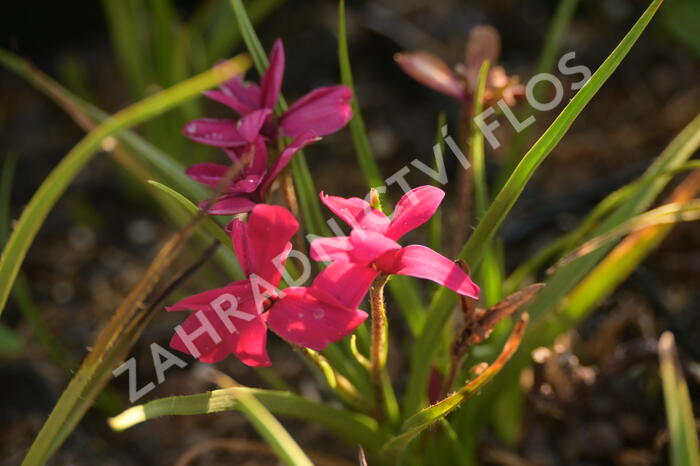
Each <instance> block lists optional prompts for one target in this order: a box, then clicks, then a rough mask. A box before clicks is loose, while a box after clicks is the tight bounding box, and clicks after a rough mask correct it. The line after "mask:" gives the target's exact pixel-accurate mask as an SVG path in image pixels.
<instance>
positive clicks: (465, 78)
mask: <svg viewBox="0 0 700 466" xmlns="http://www.w3.org/2000/svg"><path fill="white" fill-rule="evenodd" d="M466 49H467V50H466V54H465V60H464V63H461V64H458V65H457V66H456V72H454V71H452V70H451V69H450V68H449V67H448V66H447V65H446V64H445V62H443V61H442V60H440V59H439V58H437V57H436V56H434V55H433V54H431V53H429V52H423V51H418V52H404V53H397V54H396V55H395V56H394V59H395V60H396V63H398V65H399V67H401V69H402V70H403V71H404V72H405V73H406V74H408V75H409V76H411V77H412V78H413V79H415V80H416V81H418V82H419V83H421V84H423V85H425V86H428V87H430V88H432V89H435V90H436V91H438V92H441V93H443V94H447V95H449V96H451V97H454V98H455V99H457V100H459V101H461V102H467V103H468V102H470V101H471V99H472V96H473V95H474V92H475V90H476V86H477V81H478V78H479V69H480V68H481V64H482V63H483V62H484V61H486V60H488V61H489V63H490V64H491V67H490V68H489V72H488V77H487V80H486V91H485V93H484V104H485V105H486V106H490V105H493V104H494V103H496V101H498V100H499V99H501V98H502V99H503V100H504V101H505V103H506V104H507V105H509V106H513V105H515V104H516V102H517V101H518V99H521V98H522V97H523V96H524V95H525V88H524V87H523V85H522V84H520V83H519V82H518V78H517V77H511V76H508V75H507V74H506V72H505V70H504V69H503V67H501V66H496V62H497V61H498V57H499V55H500V53H501V38H500V35H499V34H498V31H497V30H496V29H495V28H493V27H492V26H477V27H475V28H473V29H472V30H471V31H470V33H469V38H468V40H467V47H466Z"/></svg>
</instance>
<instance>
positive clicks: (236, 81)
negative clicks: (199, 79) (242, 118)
mask: <svg viewBox="0 0 700 466" xmlns="http://www.w3.org/2000/svg"><path fill="white" fill-rule="evenodd" d="M220 89H221V90H220V91H209V92H205V95H206V96H207V97H209V98H211V99H213V100H216V101H217V102H220V103H222V104H224V105H226V106H228V107H230V108H232V109H233V110H235V111H236V112H238V113H239V114H241V115H247V114H248V113H250V112H252V111H253V110H258V109H259V108H262V105H261V102H260V100H261V98H260V88H259V87H258V85H257V84H254V83H249V82H246V81H244V80H243V75H238V76H235V77H234V78H233V79H230V80H228V81H226V82H225V83H224V84H222V85H221V86H220Z"/></svg>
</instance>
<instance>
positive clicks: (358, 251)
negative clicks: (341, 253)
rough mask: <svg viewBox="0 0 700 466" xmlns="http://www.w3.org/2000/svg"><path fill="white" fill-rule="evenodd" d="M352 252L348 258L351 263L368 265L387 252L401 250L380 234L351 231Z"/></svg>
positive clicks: (397, 245) (393, 242) (392, 241)
mask: <svg viewBox="0 0 700 466" xmlns="http://www.w3.org/2000/svg"><path fill="white" fill-rule="evenodd" d="M350 244H351V245H352V251H351V252H350V256H351V257H352V258H353V262H356V263H358V264H369V263H370V262H374V261H375V260H376V259H377V258H379V257H380V256H382V255H383V254H385V253H387V252H389V251H398V250H399V249H401V246H400V245H399V243H397V242H396V241H394V240H393V239H390V238H387V237H386V236H384V235H383V234H382V233H377V232H375V231H365V230H358V229H353V230H352V232H351V233H350Z"/></svg>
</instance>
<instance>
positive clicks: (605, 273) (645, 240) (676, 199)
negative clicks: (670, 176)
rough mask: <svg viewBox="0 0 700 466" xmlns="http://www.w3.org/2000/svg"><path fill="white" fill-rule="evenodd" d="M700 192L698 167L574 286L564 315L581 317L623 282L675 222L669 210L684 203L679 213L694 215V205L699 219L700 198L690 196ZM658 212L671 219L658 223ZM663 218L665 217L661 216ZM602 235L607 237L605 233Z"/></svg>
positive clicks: (576, 320)
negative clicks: (645, 222)
mask: <svg viewBox="0 0 700 466" xmlns="http://www.w3.org/2000/svg"><path fill="white" fill-rule="evenodd" d="M698 192H700V170H696V171H694V172H693V173H691V174H690V175H688V177H687V178H686V179H685V180H684V181H683V182H682V183H681V184H680V185H678V187H676V189H675V190H674V191H673V193H672V194H671V195H670V196H669V199H668V201H669V202H670V204H666V205H664V206H662V207H659V208H657V209H654V210H652V211H650V212H649V213H648V214H646V215H645V216H641V217H642V218H643V219H644V218H647V217H650V218H651V219H652V222H651V223H650V224H649V225H647V226H646V227H645V228H643V229H641V230H639V229H637V231H635V232H634V233H633V234H631V235H630V236H628V237H627V238H625V240H624V241H622V242H621V243H620V244H618V245H617V246H616V247H615V249H613V250H612V251H611V252H610V254H608V255H607V256H606V257H605V259H604V260H602V261H601V262H600V263H599V264H598V265H597V266H596V267H595V268H594V269H593V270H592V271H591V273H590V274H588V275H587V276H586V278H585V280H583V281H582V282H581V283H580V284H579V285H578V286H577V287H576V288H574V290H573V291H572V292H571V293H570V294H569V296H568V297H567V301H566V304H565V306H564V312H563V313H562V318H565V319H566V320H567V321H568V322H578V321H580V319H581V318H583V316H585V315H586V314H587V313H588V312H589V311H590V310H591V309H592V308H593V306H595V304H596V303H598V302H599V301H600V300H601V299H602V298H603V297H605V296H606V295H607V294H608V293H610V292H611V291H612V290H613V289H615V287H617V285H619V284H620V283H622V281H623V280H624V279H626V278H627V277H628V276H629V275H630V274H631V273H632V272H633V271H634V270H635V269H636V268H637V267H638V266H639V264H641V263H642V261H643V260H644V259H645V258H646V257H647V256H648V255H649V254H651V252H652V251H653V250H654V249H655V248H656V247H657V246H658V245H659V244H660V243H661V241H663V239H664V238H665V237H666V236H667V235H668V234H669V233H670V231H671V229H672V228H673V225H674V223H675V222H674V220H675V218H674V215H673V213H671V212H668V213H667V212H664V211H665V210H670V208H671V207H673V206H678V205H681V206H682V207H681V209H679V212H678V214H679V215H682V214H683V212H682V210H686V211H687V213H688V214H690V215H691V216H693V209H695V212H694V216H695V218H696V219H697V208H698V206H700V200H697V199H696V200H693V201H690V199H692V198H693V197H694V196H696V195H697V193H698ZM654 212H661V213H662V214H664V213H667V216H668V217H670V218H668V222H663V221H660V222H658V224H654V223H653V218H654V216H653V213H654ZM638 218H639V217H638ZM659 220H664V219H663V218H661V219H659ZM625 225H626V224H623V225H621V226H620V227H618V228H617V229H614V230H612V231H611V232H610V233H608V235H611V234H614V233H615V232H616V230H618V229H624V227H625ZM599 238H600V237H599ZM602 239H603V240H605V239H606V238H605V236H603V238H602ZM591 241H596V240H595V239H594V240H591ZM598 241H600V239H599V240H598Z"/></svg>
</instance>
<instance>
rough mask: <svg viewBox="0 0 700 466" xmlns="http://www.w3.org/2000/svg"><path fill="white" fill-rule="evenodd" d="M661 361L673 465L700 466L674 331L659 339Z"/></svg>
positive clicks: (665, 333)
mask: <svg viewBox="0 0 700 466" xmlns="http://www.w3.org/2000/svg"><path fill="white" fill-rule="evenodd" d="M659 363H660V366H661V381H662V382H663V388H664V401H665V403H666V417H667V419H668V432H669V438H670V441H671V448H670V451H669V460H670V464H671V465H672V466H700V446H698V433H697V427H696V426H695V416H694V415H693V403H692V402H691V401H690V395H689V394H688V385H687V384H686V382H685V378H684V377H683V369H682V368H681V364H680V361H679V360H678V353H677V352H676V343H675V339H674V338H673V334H672V333H671V332H668V331H667V332H664V333H663V335H661V338H660V339H659Z"/></svg>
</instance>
